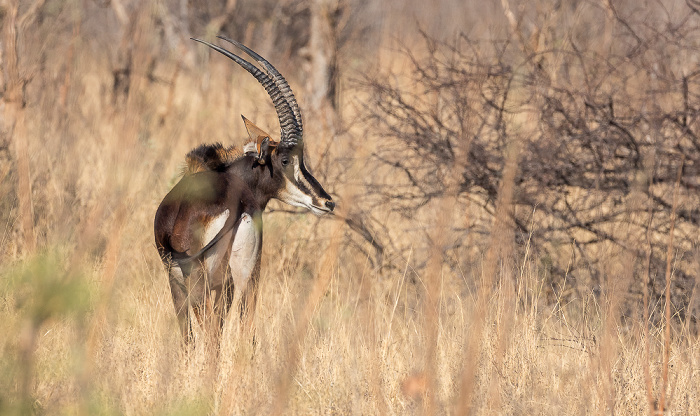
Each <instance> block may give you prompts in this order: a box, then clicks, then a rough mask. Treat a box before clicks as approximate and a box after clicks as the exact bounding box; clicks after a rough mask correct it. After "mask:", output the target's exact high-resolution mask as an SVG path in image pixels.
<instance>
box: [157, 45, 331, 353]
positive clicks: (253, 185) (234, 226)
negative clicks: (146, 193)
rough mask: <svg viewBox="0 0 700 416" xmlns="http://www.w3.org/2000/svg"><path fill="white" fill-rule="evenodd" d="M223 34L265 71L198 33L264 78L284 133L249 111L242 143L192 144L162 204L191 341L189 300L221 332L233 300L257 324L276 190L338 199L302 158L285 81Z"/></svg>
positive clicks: (287, 196) (165, 247) (306, 199)
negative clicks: (276, 134) (266, 229)
mask: <svg viewBox="0 0 700 416" xmlns="http://www.w3.org/2000/svg"><path fill="white" fill-rule="evenodd" d="M219 38H220V39H222V40H225V41H227V42H230V43H232V44H233V45H235V46H236V47H238V48H240V49H241V50H243V51H244V52H245V53H246V54H247V55H249V56H250V57H251V58H252V59H254V60H255V61H257V62H258V63H259V64H260V65H261V66H262V68H263V69H264V72H263V71H261V70H260V69H259V68H258V67H257V66H255V65H253V64H251V63H250V62H248V61H246V60H245V59H243V58H241V57H239V56H237V55H235V54H233V53H231V52H229V51H228V50H226V49H224V48H221V47H219V46H217V45H213V44H211V43H209V42H205V41H203V40H200V39H192V40H194V41H197V42H200V43H203V44H205V45H207V46H209V47H210V48H212V49H214V50H215V51H217V52H219V53H221V54H223V55H225V56H227V57H228V58H230V59H231V60H233V61H234V62H236V63H237V64H238V65H240V66H241V67H243V68H244V69H245V70H246V71H248V72H249V73H250V74H251V75H253V76H254V77H255V79H257V80H258V82H260V84H262V86H263V87H264V88H265V91H267V93H268V95H269V96H270V98H271V99H272V102H273V104H274V106H275V110H276V111H277V117H278V119H279V123H280V129H281V137H280V140H279V141H274V140H272V139H271V138H270V135H269V134H267V133H266V132H264V131H263V130H261V129H260V128H258V127H257V126H255V125H254V124H253V123H251V122H250V121H249V120H247V119H246V118H245V117H243V122H244V123H245V127H246V129H247V131H248V136H249V139H248V141H247V143H246V144H245V146H244V147H243V151H242V152H239V151H237V150H236V148H235V147H234V146H231V147H224V146H222V145H221V144H219V143H217V144H214V145H202V146H199V147H197V148H195V149H193V150H192V151H191V152H190V153H188V154H187V157H186V162H187V166H186V168H185V174H184V176H183V178H182V179H180V181H179V182H178V183H177V184H176V185H175V187H174V188H173V189H172V190H171V191H170V192H169V193H168V194H167V195H166V196H165V198H163V202H161V204H160V206H159V207H158V211H157V212H156V217H155V221H154V229H155V241H156V247H157V248H158V252H159V254H160V257H161V259H162V261H163V263H164V264H165V265H166V268H167V269H168V274H169V280H170V290H171V292H172V296H173V303H174V305H175V312H176V313H177V318H178V321H179V324H180V330H181V331H182V334H183V336H184V339H185V343H188V342H190V340H191V338H192V326H191V325H192V323H191V320H190V307H192V310H193V311H194V313H195V316H196V318H197V320H198V321H199V322H200V324H202V315H203V314H204V313H206V312H205V311H207V310H210V311H212V312H213V313H209V315H210V317H211V321H209V322H210V323H211V324H212V325H214V326H213V327H212V329H214V330H215V331H216V335H217V336H218V334H219V331H220V330H221V328H222V326H223V323H224V319H225V317H226V315H227V313H228V310H229V309H230V308H231V305H232V304H233V305H237V306H239V307H240V318H241V319H242V320H246V321H247V324H246V326H247V327H248V328H249V329H251V330H252V320H253V314H254V311H255V303H256V297H257V293H256V292H257V285H258V279H259V276H260V251H261V247H262V212H263V211H264V210H265V206H267V203H268V202H269V201H270V200H271V199H272V198H277V199H279V200H281V201H284V202H286V203H288V204H290V205H294V206H299V207H305V208H308V209H309V210H310V211H311V212H313V213H314V214H316V215H322V214H325V213H328V212H331V211H333V208H334V207H335V203H334V202H333V201H332V199H331V197H330V195H328V193H327V192H326V191H325V190H324V189H323V187H322V186H321V185H320V184H319V183H318V181H317V180H316V179H315V178H314V177H313V176H311V174H310V173H309V171H308V170H307V169H306V167H305V166H304V140H303V129H302V121H301V113H300V112H299V106H298V105H297V101H296V99H295V98H294V94H293V93H292V90H291V88H290V87H289V84H288V83H287V81H286V80H285V79H284V77H283V76H282V75H281V74H280V73H279V72H278V71H277V70H276V69H275V67H274V66H272V65H271V64H270V63H269V62H268V61H267V60H265V59H264V58H263V57H261V56H260V55H258V54H257V53H255V52H254V51H253V50H251V49H249V48H247V47H246V46H244V45H242V44H241V43H239V42H236V41H235V40H231V39H228V38H226V37H224V36H219ZM212 292H214V293H215V294H212ZM212 302H213V304H212ZM215 324H218V325H215Z"/></svg>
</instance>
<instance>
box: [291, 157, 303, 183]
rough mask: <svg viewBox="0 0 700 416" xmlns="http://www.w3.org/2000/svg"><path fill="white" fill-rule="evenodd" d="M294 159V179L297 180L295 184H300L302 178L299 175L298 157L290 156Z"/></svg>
mask: <svg viewBox="0 0 700 416" xmlns="http://www.w3.org/2000/svg"><path fill="white" fill-rule="evenodd" d="M292 158H293V159H294V179H296V180H297V182H301V179H300V178H301V177H302V176H303V175H302V174H301V166H300V164H299V156H292Z"/></svg>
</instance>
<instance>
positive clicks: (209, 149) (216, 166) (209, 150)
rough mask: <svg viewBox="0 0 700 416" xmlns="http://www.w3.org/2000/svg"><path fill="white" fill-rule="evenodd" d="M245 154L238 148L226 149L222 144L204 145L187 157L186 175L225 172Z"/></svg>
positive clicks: (193, 150)
mask: <svg viewBox="0 0 700 416" xmlns="http://www.w3.org/2000/svg"><path fill="white" fill-rule="evenodd" d="M241 156H243V153H242V152H241V151H240V150H239V149H237V148H236V146H233V145H232V146H229V147H224V146H223V145H222V144H221V143H214V144H203V145H200V146H198V147H195V148H194V149H192V150H190V152H189V153H188V154H187V156H185V162H186V163H187V165H186V166H185V175H191V174H193V173H197V172H202V171H205V170H215V171H216V170H223V169H224V168H225V167H226V166H228V165H230V164H231V163H233V162H234V161H235V160H236V159H238V158H239V157H241Z"/></svg>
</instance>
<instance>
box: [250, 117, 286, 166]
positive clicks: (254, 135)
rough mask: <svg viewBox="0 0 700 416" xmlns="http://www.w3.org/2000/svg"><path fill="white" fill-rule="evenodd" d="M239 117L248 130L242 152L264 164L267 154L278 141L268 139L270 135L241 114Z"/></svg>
mask: <svg viewBox="0 0 700 416" xmlns="http://www.w3.org/2000/svg"><path fill="white" fill-rule="evenodd" d="M241 117H242V118H243V123H245V128H246V130H248V137H249V138H250V139H249V141H248V142H247V143H246V144H245V146H243V153H244V154H246V155H251V156H255V157H256V159H257V161H258V163H260V164H261V165H264V164H265V160H266V159H267V156H269V154H270V152H272V151H273V150H274V149H275V148H276V147H277V144H278V143H277V142H275V141H273V140H272V139H270V135H269V134H267V132H265V131H264V130H263V129H261V128H260V127H258V126H256V125H255V124H253V122H252V121H250V120H248V119H247V118H245V117H244V116H242V115H241Z"/></svg>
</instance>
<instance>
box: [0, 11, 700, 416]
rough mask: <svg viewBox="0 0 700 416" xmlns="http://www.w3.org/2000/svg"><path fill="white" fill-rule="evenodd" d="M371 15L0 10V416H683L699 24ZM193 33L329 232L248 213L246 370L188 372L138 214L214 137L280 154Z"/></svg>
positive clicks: (193, 362)
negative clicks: (250, 316) (317, 202)
mask: <svg viewBox="0 0 700 416" xmlns="http://www.w3.org/2000/svg"><path fill="white" fill-rule="evenodd" d="M384 3H385V2H381V1H378V0H339V1H338V0H285V1H272V0H270V1H267V0H263V1H253V0H239V1H235V0H228V1H219V2H215V1H207V0H196V1H186V0H183V1H180V2H163V1H148V2H141V1H129V0H111V1H106V2H105V1H93V0H84V1H65V0H32V1H30V0H26V1H24V0H23V1H21V2H17V1H16V0H4V1H3V2H2V3H1V7H2V8H1V9H0V10H1V14H0V17H1V18H2V24H3V27H2V43H0V46H1V48H2V54H1V55H0V56H1V57H2V59H1V60H0V65H1V67H2V73H3V76H2V80H1V81H0V83H1V84H0V92H2V97H1V98H2V100H1V101H0V111H1V113H0V114H2V119H0V122H2V126H1V128H2V136H0V225H1V226H2V228H1V230H2V232H0V236H1V239H0V333H2V334H3V336H2V337H0V414H82V415H93V414H183V415H190V414H220V415H229V414H269V413H285V414H444V413H448V414H466V413H471V414H551V415H560V414H591V413H600V414H605V413H612V414H660V413H656V409H662V408H665V409H667V411H668V414H700V340H699V339H698V328H697V325H698V323H697V321H696V317H697V307H698V300H697V299H696V298H697V295H696V293H695V280H696V275H697V270H698V258H699V257H698V253H697V244H698V240H697V239H698V235H700V233H699V232H698V231H700V211H699V210H698V208H697V207H698V195H697V186H698V166H700V151H699V150H700V139H699V137H700V125H698V123H699V121H700V66H699V65H700V64H699V62H698V56H700V43H699V41H700V16H699V15H698V11H697V10H696V9H697V8H698V7H700V5H698V4H697V2H695V1H693V0H687V2H683V1H674V0H669V1H658V2H636V1H619V2H618V1H608V0H590V1H581V2H566V1H563V2H548V1H537V2H525V1H522V2H517V1H514V0H510V1H508V0H502V1H501V2H500V3H499V2H493V4H488V5H482V4H481V2H463V1H457V0H441V1H437V2H433V3H434V4H433V5H432V6H431V7H427V6H425V5H423V3H424V2H422V1H407V2H404V3H403V4H401V5H399V4H398V3H399V2H386V3H389V4H388V5H387V4H384ZM472 3H473V4H472ZM216 33H226V34H227V35H229V36H230V37H232V38H235V39H239V40H241V41H242V42H243V43H245V44H248V45H249V46H251V47H252V48H254V49H256V50H257V51H259V52H260V53H261V54H263V55H264V56H266V57H267V58H268V59H269V60H270V61H271V62H273V63H274V64H275V65H276V66H278V68H279V69H280V70H281V72H282V73H284V74H285V75H287V78H288V79H289V81H290V83H291V84H292V87H293V88H294V90H295V92H296V95H297V97H298V98H299V100H300V105H301V108H302V112H303V114H304V116H305V121H304V124H305V127H306V130H307V131H306V132H305V134H306V141H307V143H308V146H307V152H308V153H309V154H308V159H309V164H310V165H311V166H312V167H313V170H314V174H315V176H316V177H318V178H319V180H320V181H321V182H322V183H323V184H324V186H325V187H326V189H327V190H328V191H329V192H330V193H331V194H332V195H333V197H334V199H335V200H336V201H337V202H338V209H337V211H338V213H337V215H335V216H332V217H324V218H316V217H314V216H312V215H311V214H310V213H304V212H299V211H295V210H293V209H290V208H289V207H286V206H283V205H281V204H277V203H274V204H272V206H271V209H269V210H268V212H267V213H266V214H265V217H264V218H265V244H264V247H263V265H262V274H261V287H260V301H259V302H258V310H257V314H256V318H255V319H256V325H257V334H256V341H257V347H255V348H254V347H253V343H252V340H251V339H250V338H249V337H245V336H244V337H237V336H236V333H237V331H236V329H237V328H236V327H237V322H236V321H235V320H234V319H231V320H229V321H228V322H227V327H226V329H225V332H224V336H223V341H222V345H221V349H220V354H219V359H218V360H213V359H212V357H214V356H215V355H214V353H213V351H212V349H211V347H210V346H206V345H204V344H203V343H199V344H197V346H196V347H195V348H192V349H191V350H189V351H185V350H183V349H182V348H180V334H179V331H178V328H177V324H176V320H175V314H174V311H173V308H172V301H171V298H170V293H169V290H168V285H167V280H166V273H165V271H164V270H163V267H162V265H161V263H160V260H159V258H158V255H157V251H156V249H155V247H154V243H153V237H152V220H153V216H154V213H155V210H156V207H157V205H158V203H159V201H160V200H161V198H162V197H163V196H164V195H165V194H166V193H167V191H168V190H169V189H170V188H171V187H172V186H173V184H174V183H175V181H176V180H177V179H178V177H179V175H180V174H181V169H182V165H183V157H184V154H185V153H186V152H187V151H188V150H189V149H190V148H192V147H194V146H196V145H198V144H200V143H203V142H213V141H221V142H224V143H238V142H239V141H240V140H241V139H242V137H243V135H244V134H245V132H244V128H243V124H242V122H241V121H240V116H239V114H244V115H246V117H248V118H250V119H251V120H253V121H254V122H255V123H258V124H259V125H261V126H263V127H264V128H266V129H267V130H268V131H275V129H277V131H279V128H278V126H277V125H276V119H275V114H274V110H273V109H272V105H271V103H270V102H269V99H268V98H267V97H266V96H265V93H264V91H263V90H262V88H260V86H259V85H258V84H257V83H256V82H255V81H254V80H253V79H252V78H251V77H250V76H249V75H248V74H247V73H245V72H244V71H242V70H240V68H238V67H236V66H235V65H233V64H231V63H230V62H228V61H227V60H225V59H224V58H222V57H220V56H217V55H213V54H210V52H209V51H208V50H207V49H206V48H204V47H201V45H198V44H195V43H194V42H191V41H189V40H188V38H189V37H190V36H197V37H199V36H202V37H205V36H207V37H209V38H211V37H212V36H213V35H215V34H216ZM196 335H197V336H201V334H196Z"/></svg>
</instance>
